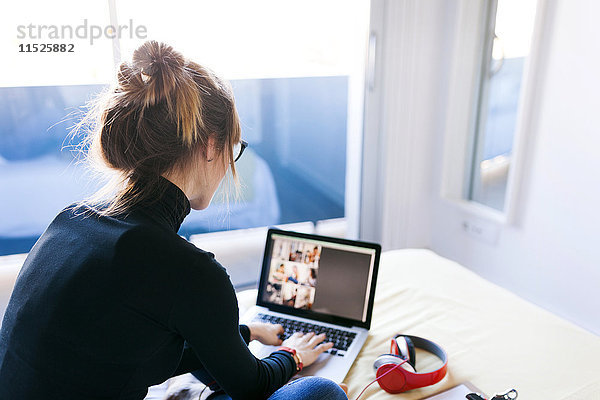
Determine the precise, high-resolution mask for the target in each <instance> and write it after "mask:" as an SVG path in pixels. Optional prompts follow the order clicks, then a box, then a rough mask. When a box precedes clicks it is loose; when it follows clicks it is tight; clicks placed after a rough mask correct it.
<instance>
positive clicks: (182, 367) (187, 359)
mask: <svg viewBox="0 0 600 400" xmlns="http://www.w3.org/2000/svg"><path fill="white" fill-rule="evenodd" d="M240 335H242V338H243V339H244V342H246V344H249V343H250V328H249V327H248V326H246V325H240ZM200 368H204V366H203V365H202V363H201V362H200V360H198V357H197V356H196V353H195V352H194V350H193V349H192V348H191V347H190V346H189V345H188V344H187V343H185V346H184V348H183V353H182V354H181V360H180V361H179V365H178V366H177V369H176V370H175V372H174V373H173V376H177V375H181V374H187V373H188V372H192V371H195V370H197V369H200Z"/></svg>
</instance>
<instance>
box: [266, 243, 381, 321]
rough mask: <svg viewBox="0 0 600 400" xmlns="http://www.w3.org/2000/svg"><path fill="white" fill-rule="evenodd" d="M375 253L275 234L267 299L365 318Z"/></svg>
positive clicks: (350, 316)
mask: <svg viewBox="0 0 600 400" xmlns="http://www.w3.org/2000/svg"><path fill="white" fill-rule="evenodd" d="M371 257H373V255H371V254H365V253H357V252H353V251H351V250H345V249H338V248H334V247H327V245H326V244H325V245H322V244H320V243H318V242H309V241H305V240H294V239H292V238H278V237H274V238H273V247H272V252H271V260H270V270H269V275H268V279H267V282H266V288H263V289H264V290H263V301H265V302H268V303H272V304H280V305H284V306H288V307H293V308H298V309H305V310H312V311H315V312H318V313H323V314H330V315H337V316H341V317H345V318H349V319H354V320H359V321H363V320H364V319H365V316H364V310H365V301H366V294H367V290H368V288H367V285H368V283H369V273H370V269H371Z"/></svg>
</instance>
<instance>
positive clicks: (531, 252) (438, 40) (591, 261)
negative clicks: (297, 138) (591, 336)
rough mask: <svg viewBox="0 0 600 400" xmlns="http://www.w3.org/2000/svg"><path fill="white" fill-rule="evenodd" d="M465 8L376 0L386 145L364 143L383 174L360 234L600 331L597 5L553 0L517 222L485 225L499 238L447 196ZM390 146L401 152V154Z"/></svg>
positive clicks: (370, 162) (371, 166)
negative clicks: (449, 126)
mask: <svg viewBox="0 0 600 400" xmlns="http://www.w3.org/2000/svg"><path fill="white" fill-rule="evenodd" d="M460 2H461V0H453V1H448V2H443V4H444V5H443V6H441V5H440V2H438V1H435V0H373V1H372V4H373V5H375V6H376V7H382V8H383V10H384V12H383V13H382V14H383V15H384V16H385V17H383V18H382V19H381V20H380V21H375V22H376V23H379V24H380V25H379V26H377V25H375V26H374V28H375V29H379V31H380V32H383V38H382V39H383V40H381V42H382V43H383V44H382V46H381V47H380V48H381V49H382V50H381V51H382V52H383V54H382V55H380V58H379V59H378V61H379V62H380V63H381V65H379V66H378V69H377V72H378V75H377V77H378V78H379V82H380V85H381V86H379V90H380V92H379V93H375V94H373V93H367V97H366V99H367V100H366V101H367V104H366V115H365V120H366V123H365V127H366V128H365V129H366V131H365V140H366V141H369V140H376V141H377V143H379V145H378V148H376V149H371V148H370V147H369V145H368V144H366V145H365V147H364V151H365V152H366V154H365V163H366V164H365V165H364V167H363V168H364V170H365V171H378V170H379V171H380V174H381V175H380V176H379V177H378V179H374V177H373V176H371V177H370V178H369V177H365V176H363V199H362V201H363V204H362V220H361V235H362V236H363V237H366V238H368V239H372V240H379V241H381V242H382V243H384V245H385V247H386V248H387V249H390V248H401V247H429V248H431V249H433V250H434V251H436V252H437V253H439V254H441V255H443V256H446V257H448V258H451V259H453V260H456V261H458V262H459V263H461V264H463V265H465V266H467V267H468V268H470V269H472V270H474V271H475V272H477V273H479V274H480V275H482V276H483V277H485V278H487V279H489V280H491V281H493V282H495V283H498V284H500V285H501V286H504V287H506V288H508V289H510V290H512V291H514V292H515V293H517V294H519V295H521V296H522V297H524V298H526V299H528V300H530V301H532V302H534V303H536V304H538V305H540V306H542V307H544V308H546V309H548V310H550V311H552V312H554V313H556V314H558V315H560V316H562V317H564V318H566V319H568V320H571V321H573V322H575V323H576V324H578V325H580V326H582V327H585V328H587V329H589V330H591V331H592V332H595V333H596V334H600V312H599V311H598V309H600V95H599V94H600V34H599V31H598V30H597V29H595V28H594V27H593V25H592V18H594V16H597V15H600V2H597V1H593V0H587V1H586V0H576V1H567V0H562V1H547V2H545V3H546V6H547V7H546V9H547V17H548V20H547V23H548V24H547V26H548V27H549V28H550V30H549V32H547V33H548V34H546V35H544V39H543V40H544V41H546V43H545V46H544V47H543V49H544V52H545V55H544V62H543V63H540V65H539V66H538V68H539V70H537V71H533V72H532V73H533V75H534V76H535V77H536V78H539V81H538V86H537V90H536V93H537V96H536V102H535V104H534V107H533V109H532V110H530V111H531V112H532V114H531V116H532V117H533V119H534V120H533V121H532V123H531V124H530V126H531V127H532V129H531V130H530V131H528V132H525V134H526V135H527V136H528V137H527V139H528V140H527V146H528V147H527V148H526V151H525V152H524V153H523V155H524V158H525V162H524V165H523V167H522V168H523V175H522V181H521V185H520V190H519V191H518V196H517V202H516V205H517V208H516V211H517V213H516V215H517V218H516V220H515V221H513V222H511V223H509V224H498V223H493V222H488V221H479V223H482V224H488V225H490V224H491V227H492V228H497V230H498V238H497V240H496V241H491V242H485V241H482V240H478V239H476V238H474V237H472V236H469V235H468V234H467V233H465V231H464V230H463V223H464V221H465V220H472V219H473V218H474V217H473V216H472V215H471V214H469V212H468V211H465V210H464V209H462V208H460V207H457V206H456V205H454V204H452V202H448V201H446V200H444V199H442V197H441V195H440V193H441V187H442V168H443V163H442V157H443V143H444V139H445V134H446V132H445V128H446V127H445V124H444V121H445V120H446V118H447V115H446V110H447V109H448V105H449V104H451V102H452V101H453V100H454V99H453V98H452V96H450V95H449V92H448V88H449V80H450V68H449V64H450V62H451V61H452V54H451V48H452V43H453V35H455V34H456V25H455V24H456V19H457V18H458V12H457V10H458V9H459V4H460ZM394 21H396V22H403V21H404V22H406V21H408V22H406V23H405V24H404V27H401V26H400V25H402V24H400V23H398V25H396V24H395V23H394ZM410 21H416V22H415V23H410ZM372 23H373V21H372ZM407 24H408V27H407ZM394 52H396V53H397V54H396V55H393V54H394ZM370 97H372V98H371V99H370ZM378 102H379V104H378ZM373 118H376V119H377V120H378V123H377V125H375V126H376V127H377V130H376V132H373V131H370V128H369V127H370V125H369V121H370V120H371V121H372V120H373ZM375 134H376V136H375V138H374V139H373V138H372V136H373V135H375ZM393 144H400V145H402V146H403V148H401V149H400V151H397V152H392V151H391V150H390V149H391V148H392V145H393ZM374 154H376V155H377V154H378V155H379V157H377V156H376V155H374ZM393 156H395V157H396V158H395V160H394V159H393V158H392V157H393ZM365 179H366V180H367V181H366V183H365ZM374 182H375V183H374ZM365 185H367V187H368V189H369V190H368V191H366V192H365V190H364V188H365ZM377 212H379V213H381V215H378V214H377ZM371 215H373V216H375V217H373V218H371ZM494 224H496V225H494ZM512 328H514V327H512Z"/></svg>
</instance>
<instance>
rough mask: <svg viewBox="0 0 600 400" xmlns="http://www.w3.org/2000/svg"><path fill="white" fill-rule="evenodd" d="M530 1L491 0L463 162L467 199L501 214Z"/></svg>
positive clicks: (532, 7) (526, 53)
mask: <svg viewBox="0 0 600 400" xmlns="http://www.w3.org/2000/svg"><path fill="white" fill-rule="evenodd" d="M535 12H536V0H497V2H492V5H491V6H490V9H489V14H488V18H489V20H488V26H489V30H488V31H487V38H486V46H485V50H484V53H483V54H484V59H483V71H482V74H481V76H482V81H481V87H480V93H479V107H478V118H477V129H476V132H475V136H474V139H473V151H472V157H471V158H470V159H469V160H468V163H469V166H468V168H467V174H468V177H467V180H468V182H469V183H468V184H467V185H465V186H466V188H467V191H468V193H467V194H466V196H467V198H468V199H469V200H473V201H476V202H478V203H481V204H484V205H486V206H489V207H491V208H494V209H496V210H499V211H504V210H505V198H506V192H507V185H508V176H509V170H510V168H511V161H512V156H513V141H514V134H515V129H516V126H517V116H518V111H519V107H520V102H521V87H522V81H523V71H524V66H525V63H526V59H527V57H528V56H529V52H530V47H531V38H532V32H533V25H534V17H535Z"/></svg>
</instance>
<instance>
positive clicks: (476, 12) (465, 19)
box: [440, 0, 551, 225]
mask: <svg viewBox="0 0 600 400" xmlns="http://www.w3.org/2000/svg"><path fill="white" fill-rule="evenodd" d="M496 4H497V0H493V1H489V2H476V3H473V2H470V1H468V0H461V1H460V2H459V5H458V16H457V18H456V25H455V37H454V45H453V48H452V54H453V56H452V61H451V65H450V79H449V85H448V88H449V93H448V94H449V96H448V99H449V101H448V104H447V114H446V122H445V130H444V144H443V160H442V171H441V175H442V182H441V190H440V196H441V198H442V199H443V200H444V201H445V202H446V203H449V204H451V205H452V206H454V207H456V208H458V209H459V211H462V212H463V213H465V214H467V215H471V216H474V217H477V218H482V219H485V220H488V221H492V222H494V223H496V224H500V225H515V224H517V222H518V220H519V219H520V217H519V216H520V210H519V206H520V204H521V203H522V201H521V200H522V196H524V192H525V191H524V190H523V188H522V182H523V180H524V176H525V175H526V174H527V169H528V168H527V167H528V160H529V159H530V158H531V153H532V150H533V147H532V146H533V144H532V138H531V136H532V135H531V134H530V132H532V131H534V130H535V123H536V115H535V114H536V110H537V104H536V103H537V102H538V101H539V98H540V97H539V95H538V88H539V87H540V82H541V81H542V80H543V73H542V72H543V58H544V54H545V53H547V49H546V48H547V46H548V43H549V41H548V40H547V39H546V36H547V35H549V32H550V30H549V27H548V24H549V20H550V19H551V18H549V16H548V15H547V14H548V7H547V6H546V4H545V2H544V1H542V0H538V1H537V5H536V14H535V21H534V28H533V35H532V41H531V50H530V53H529V56H528V57H527V60H526V62H525V66H524V71H523V80H522V85H521V93H520V101H519V107H518V110H517V122H516V126H515V133H514V139H513V159H512V160H511V166H510V170H509V175H508V180H507V186H506V192H505V202H504V210H503V211H499V210H496V209H494V208H492V207H490V206H487V205H484V204H482V203H479V202H477V201H474V200H470V199H469V190H470V183H471V176H472V168H473V159H474V154H473V153H474V151H476V149H475V144H476V142H475V141H476V135H477V132H478V131H479V130H480V129H481V126H482V124H485V121H482V118H480V115H479V113H480V110H481V107H480V104H483V102H482V101H481V100H482V99H483V100H485V96H487V86H489V85H486V84H482V83H483V82H484V80H485V74H484V71H486V69H487V68H488V63H487V62H486V61H489V60H487V55H491V51H492V48H491V46H492V39H493V32H494V27H495V20H494V16H495V13H496ZM473 21H477V22H476V23H473Z"/></svg>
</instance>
